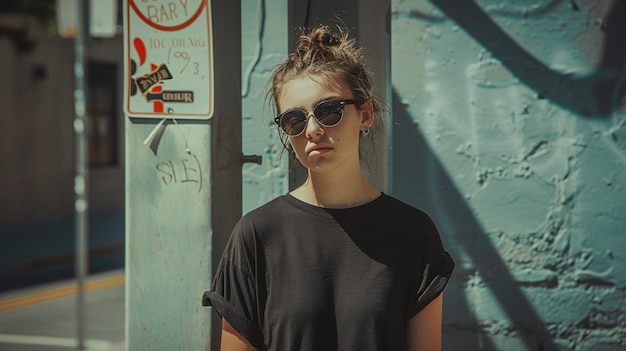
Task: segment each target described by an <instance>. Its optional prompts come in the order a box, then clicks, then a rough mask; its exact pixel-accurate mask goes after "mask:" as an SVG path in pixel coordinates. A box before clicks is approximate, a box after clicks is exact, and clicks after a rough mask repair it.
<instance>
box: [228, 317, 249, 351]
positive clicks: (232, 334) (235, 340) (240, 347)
mask: <svg viewBox="0 0 626 351" xmlns="http://www.w3.org/2000/svg"><path fill="white" fill-rule="evenodd" d="M220 350H221V351H257V349H256V348H254V347H253V346H252V345H250V343H249V342H248V340H246V338H244V337H243V336H241V334H239V333H238V332H237V331H236V330H235V328H233V326H232V325H230V323H228V321H227V320H226V319H224V318H222V343H221V346H220Z"/></svg>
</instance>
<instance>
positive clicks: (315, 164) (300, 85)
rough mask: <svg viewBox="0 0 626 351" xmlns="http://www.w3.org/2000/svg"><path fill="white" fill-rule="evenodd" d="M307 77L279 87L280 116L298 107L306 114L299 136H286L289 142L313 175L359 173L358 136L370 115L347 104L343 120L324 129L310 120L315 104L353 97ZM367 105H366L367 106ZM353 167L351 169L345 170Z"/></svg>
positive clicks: (370, 118)
mask: <svg viewBox="0 0 626 351" xmlns="http://www.w3.org/2000/svg"><path fill="white" fill-rule="evenodd" d="M320 82H321V79H319V82H318V81H316V80H313V79H311V78H309V77H306V76H305V77H302V78H296V79H293V80H291V81H289V82H287V83H286V84H284V85H283V87H282V94H281V95H280V96H279V98H278V108H279V111H280V112H281V113H283V112H285V111H287V110H289V109H292V108H300V109H303V110H305V111H307V117H308V122H307V124H306V126H305V129H304V131H303V132H302V134H300V135H298V136H295V137H291V136H290V137H289V142H290V143H291V146H292V147H293V150H294V151H295V153H296V156H297V157H298V160H299V161H300V163H302V165H303V166H304V167H306V168H308V169H309V170H310V171H312V172H328V171H332V170H339V169H346V170H349V169H354V170H358V171H359V172H360V163H359V133H360V131H361V130H363V128H364V127H366V126H370V125H371V122H372V118H373V113H369V111H368V109H366V108H365V109H361V110H359V109H358V108H357V105H346V106H345V107H344V108H343V118H342V119H341V121H340V122H339V123H338V124H337V125H335V126H333V127H325V126H323V125H321V124H319V123H318V121H317V120H316V119H315V118H313V117H312V111H313V108H314V107H315V105H317V104H318V103H319V102H321V101H325V100H350V99H353V98H354V96H353V95H352V92H351V91H350V89H348V88H347V87H345V86H343V87H339V86H337V87H334V88H329V87H327V86H325V85H323V84H321V83H320ZM366 105H367V104H366ZM348 167H352V168H348Z"/></svg>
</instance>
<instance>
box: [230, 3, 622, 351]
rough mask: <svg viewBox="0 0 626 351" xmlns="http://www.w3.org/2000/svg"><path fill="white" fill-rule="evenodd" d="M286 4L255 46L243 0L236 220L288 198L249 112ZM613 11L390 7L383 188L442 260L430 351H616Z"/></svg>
mask: <svg viewBox="0 0 626 351" xmlns="http://www.w3.org/2000/svg"><path fill="white" fill-rule="evenodd" d="M286 2H287V0H280V1H276V0H267V1H266V2H265V3H266V4H265V5H266V8H265V11H264V16H265V17H264V19H265V20H264V22H263V26H262V40H261V41H259V40H258V35H259V19H260V18H261V17H260V15H261V10H260V7H259V3H260V2H256V1H252V0H242V11H243V14H242V16H243V17H242V26H243V28H242V39H243V41H242V43H243V68H242V72H243V91H244V94H243V96H244V100H243V101H244V102H243V111H244V116H243V118H244V120H243V140H244V141H243V143H244V144H243V149H244V153H246V154H261V155H263V157H264V159H263V165H261V166H257V165H246V166H244V175H243V176H244V185H243V187H244V190H243V201H244V204H243V208H244V212H248V211H249V210H251V209H253V208H256V207H257V206H259V205H261V204H263V203H265V202H267V201H268V200H269V199H271V198H273V197H275V196H278V195H280V194H282V193H284V192H285V191H286V189H287V187H288V184H287V183H288V175H287V160H286V159H287V157H286V155H285V156H283V158H282V159H281V158H280V157H279V155H280V151H281V145H280V143H279V142H278V139H277V136H276V133H275V131H274V129H272V128H271V127H270V116H271V113H272V112H271V111H268V110H267V109H266V108H264V107H265V106H264V104H263V97H264V96H263V94H264V91H265V90H264V88H265V85H264V84H265V82H266V81H267V79H268V78H269V72H270V70H271V68H272V67H273V65H275V64H276V63H278V62H280V61H281V60H282V59H283V58H284V56H285V55H286V52H287V42H286V40H287V38H288V36H289V35H290V34H291V32H289V31H288V29H287V27H286V25H287V19H286V17H287V10H286ZM625 4H626V3H625V2H624V1H618V0H616V1H609V0H602V1H592V0H586V1H584V0H535V1H521V2H519V1H518V2H511V1H496V0H481V1H469V0H467V1H464V0H445V1H444V0H435V1H425V0H412V1H400V0H394V1H393V2H392V6H391V40H392V76H391V82H392V86H393V94H392V95H393V101H391V102H390V106H391V108H392V115H393V128H392V131H393V133H392V135H391V136H390V138H391V141H392V150H393V152H392V157H393V167H392V168H393V169H392V170H391V173H392V174H393V178H392V187H391V188H392V189H393V195H395V196H397V197H399V198H401V199H403V200H405V201H407V202H409V203H411V204H413V205H415V206H418V207H420V208H423V209H424V210H426V211H427V212H429V213H430V214H431V215H432V216H433V217H434V218H435V220H436V222H437V223H438V225H439V228H440V231H441V233H442V236H443V239H444V241H445V244H446V246H447V247H448V248H449V250H450V251H451V252H452V254H453V255H454V257H455V259H456V261H457V269H456V271H455V274H454V277H453V279H452V280H451V282H450V285H449V287H448V288H447V290H446V293H445V307H444V349H445V350H623V349H626V342H625V341H624V339H625V338H626V249H625V248H626V216H625V215H626V193H625V189H624V188H625V186H626V89H625V85H624V84H625V83H624V80H625V79H626V71H625V69H624V64H625V62H626V45H624V41H623V40H624V39H623V38H624V35H625V34H624V33H626V27H625V25H624V23H625V22H624V20H623V18H626V5H625ZM381 34H382V33H381ZM259 43H261V46H258V45H259ZM370 54H372V55H376V53H370ZM257 58H258V62H257V61H256V60H257ZM253 62H254V64H253ZM251 65H252V66H251ZM250 67H252V69H250V70H249V68H250ZM268 127H269V128H268Z"/></svg>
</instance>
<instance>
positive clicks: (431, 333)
mask: <svg viewBox="0 0 626 351" xmlns="http://www.w3.org/2000/svg"><path fill="white" fill-rule="evenodd" d="M442 311H443V294H439V296H437V297H436V298H435V299H434V300H433V301H432V302H431V303H429V304H428V305H427V306H426V307H424V309H423V310H421V311H420V312H419V313H418V314H416V315H415V316H413V317H412V318H411V319H410V320H409V324H408V326H407V351H418V350H419V351H440V350H441V320H442V317H441V315H442Z"/></svg>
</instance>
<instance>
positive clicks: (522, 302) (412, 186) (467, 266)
mask: <svg viewBox="0 0 626 351" xmlns="http://www.w3.org/2000/svg"><path fill="white" fill-rule="evenodd" d="M392 103H393V116H394V120H393V127H394V128H393V136H394V145H402V147H395V148H394V149H393V159H394V160H396V162H395V164H402V169H401V171H400V170H397V171H396V170H395V169H394V171H393V178H394V179H393V184H394V195H395V196H397V197H398V198H400V199H401V200H403V201H405V202H407V203H410V204H412V205H413V206H416V207H418V208H421V209H423V210H425V211H426V212H428V213H429V214H430V215H431V216H433V218H434V219H435V221H436V222H437V224H438V226H439V228H440V231H441V235H442V237H443V240H444V242H445V244H446V248H447V249H448V251H450V252H451V254H452V256H453V257H454V259H455V261H456V263H457V266H456V268H455V273H454V276H453V278H452V279H451V281H450V286H449V287H448V288H447V289H446V293H445V307H444V322H445V324H444V333H445V336H444V349H449V350H458V349H464V350H497V349H498V347H497V345H494V344H493V343H492V342H491V341H490V337H493V335H494V333H490V332H489V330H488V329H489V328H490V327H492V326H491V325H488V323H487V322H486V321H485V320H479V319H478V318H477V317H476V315H475V314H474V312H473V310H474V309H475V307H476V306H470V303H469V302H468V300H467V297H466V289H467V291H469V290H471V288H469V285H471V282H470V280H471V279H472V277H473V276H480V277H481V278H482V281H483V282H484V283H485V284H486V285H487V286H486V287H487V288H488V289H489V290H490V292H491V294H492V295H493V296H494V297H495V301H492V302H490V306H489V307H490V308H494V309H500V310H502V311H503V313H505V314H506V315H507V316H508V322H509V323H510V325H511V326H512V328H513V330H509V332H513V333H517V337H518V340H519V341H520V342H521V343H523V344H524V346H525V348H526V349H528V350H557V346H556V345H555V343H554V342H553V340H552V337H551V336H550V333H549V332H548V330H547V328H546V325H545V324H544V322H543V321H542V319H541V317H540V316H539V315H538V314H537V312H536V311H535V309H534V307H533V305H532V304H531V303H530V302H529V301H528V299H527V298H526V296H525V295H524V293H523V292H522V290H521V289H520V286H519V284H518V283H517V282H516V281H515V279H514V278H513V276H512V275H511V273H510V272H509V271H508V268H507V266H506V264H505V262H504V261H503V260H502V258H501V257H500V255H499V253H498V251H497V250H496V248H495V247H494V245H493V244H492V243H491V241H490V240H489V238H488V237H487V235H486V234H485V233H484V230H483V229H482V227H481V226H480V224H479V223H478V222H477V220H476V218H475V217H474V213H473V212H472V210H471V209H470V208H469V207H468V206H467V205H466V202H465V199H464V197H463V196H462V194H460V193H459V192H458V190H457V189H456V188H455V185H454V183H453V182H452V180H451V179H450V177H449V176H448V174H447V173H446V171H445V169H444V168H443V166H442V165H441V163H440V162H439V161H438V159H437V156H436V155H435V153H434V152H433V150H432V149H430V147H429V145H428V143H427V142H426V140H425V138H424V136H422V135H421V134H420V133H419V131H418V129H417V128H409V126H415V122H414V121H413V119H412V117H411V115H410V113H409V111H407V110H406V109H405V108H404V107H403V104H402V103H401V98H400V97H399V96H398V94H397V93H396V92H395V91H394V92H393V101H392ZM444 203H445V208H444V205H443V204H444Z"/></svg>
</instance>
